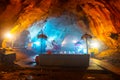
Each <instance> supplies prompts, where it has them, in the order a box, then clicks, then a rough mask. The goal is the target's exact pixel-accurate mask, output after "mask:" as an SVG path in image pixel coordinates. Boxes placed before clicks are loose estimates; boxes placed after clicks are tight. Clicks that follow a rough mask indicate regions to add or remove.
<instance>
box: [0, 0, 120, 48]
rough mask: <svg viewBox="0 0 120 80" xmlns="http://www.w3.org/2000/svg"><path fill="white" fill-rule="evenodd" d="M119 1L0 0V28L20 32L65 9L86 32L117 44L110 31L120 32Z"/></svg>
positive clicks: (64, 11) (63, 12)
mask: <svg viewBox="0 0 120 80" xmlns="http://www.w3.org/2000/svg"><path fill="white" fill-rule="evenodd" d="M119 4H120V0H0V30H2V31H1V34H2V32H4V31H5V30H11V32H12V33H15V34H19V33H21V32H22V31H23V30H25V29H27V28H29V27H30V26H31V25H32V24H34V23H35V22H37V21H40V20H43V21H46V19H48V18H50V17H59V16H61V15H63V14H65V13H66V14H67V15H70V16H72V15H74V16H76V24H78V25H79V27H80V29H81V30H82V31H83V33H86V32H88V33H89V34H92V35H93V36H94V37H97V38H99V39H100V40H102V41H104V42H106V44H107V45H109V46H113V45H114V46H116V45H117V43H116V40H114V39H111V38H110V34H111V33H114V34H120V5H119ZM107 42H109V43H107Z"/></svg>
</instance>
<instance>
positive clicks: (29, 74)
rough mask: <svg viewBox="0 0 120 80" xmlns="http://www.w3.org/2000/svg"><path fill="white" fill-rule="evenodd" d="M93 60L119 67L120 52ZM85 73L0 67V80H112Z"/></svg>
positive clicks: (14, 66) (16, 66)
mask: <svg viewBox="0 0 120 80" xmlns="http://www.w3.org/2000/svg"><path fill="white" fill-rule="evenodd" d="M95 58H97V59H99V60H102V61H106V62H108V63H111V64H113V65H115V66H117V67H120V52H119V51H118V50H113V49H111V50H105V51H103V52H101V53H99V54H96V55H95ZM91 75H92V76H93V75H95V74H93V73H92V74H91V73H86V72H85V69H80V70H79V69H76V70H72V69H52V70H51V69H49V68H45V69H44V68H41V67H38V66H35V67H32V68H25V67H24V68H23V67H20V66H18V65H12V66H10V65H0V80H114V79H112V77H113V76H112V75H111V74H108V76H110V77H111V78H108V77H106V76H105V74H102V73H100V74H97V75H95V76H96V79H95V78H94V77H91Z"/></svg>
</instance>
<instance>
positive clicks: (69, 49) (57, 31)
mask: <svg viewBox="0 0 120 80" xmlns="http://www.w3.org/2000/svg"><path fill="white" fill-rule="evenodd" d="M28 30H29V32H30V41H31V43H33V49H34V50H35V51H36V52H38V53H39V52H40V48H41V44H42V45H43V47H44V48H45V50H46V51H47V50H53V47H54V46H53V45H52V41H53V40H55V41H56V44H57V45H59V46H61V47H62V48H61V49H59V53H64V54H67V53H68V54H74V53H75V52H76V50H75V45H74V44H75V43H76V42H77V41H78V40H79V39H80V36H81V33H82V31H81V30H80V28H79V25H78V24H77V23H76V16H75V15H73V14H71V15H68V14H63V15H61V16H59V17H50V18H48V19H47V21H46V22H45V23H43V21H42V20H41V21H38V22H36V23H34V24H33V25H32V26H31V27H30V28H29V29H28ZM41 30H43V33H44V34H45V35H46V36H47V37H48V38H47V40H46V41H44V42H41V40H40V39H38V38H37V35H38V34H39V32H40V31H41ZM81 49H82V48H81ZM79 51H80V49H79Z"/></svg>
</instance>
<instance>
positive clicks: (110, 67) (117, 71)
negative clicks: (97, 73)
mask: <svg viewBox="0 0 120 80" xmlns="http://www.w3.org/2000/svg"><path fill="white" fill-rule="evenodd" d="M90 60H91V61H92V62H94V63H95V64H97V65H99V66H101V67H103V68H105V69H107V70H109V71H111V72H113V73H115V74H118V75H120V67H116V66H114V65H112V64H110V63H107V62H104V61H100V60H98V59H94V58H91V59H90Z"/></svg>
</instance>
